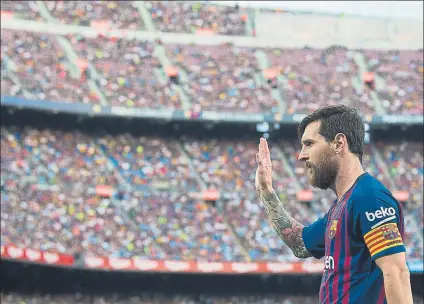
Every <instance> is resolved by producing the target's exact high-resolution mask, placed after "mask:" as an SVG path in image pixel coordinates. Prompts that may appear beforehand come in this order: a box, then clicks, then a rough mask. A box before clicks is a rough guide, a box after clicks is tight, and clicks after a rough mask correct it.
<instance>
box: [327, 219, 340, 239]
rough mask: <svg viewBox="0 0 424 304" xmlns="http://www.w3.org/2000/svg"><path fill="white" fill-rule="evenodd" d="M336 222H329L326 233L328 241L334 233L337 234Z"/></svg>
mask: <svg viewBox="0 0 424 304" xmlns="http://www.w3.org/2000/svg"><path fill="white" fill-rule="evenodd" d="M337 222H338V221H337V220H332V221H331V226H330V231H329V233H328V237H329V238H330V239H332V238H333V237H334V236H335V235H336V232H337Z"/></svg>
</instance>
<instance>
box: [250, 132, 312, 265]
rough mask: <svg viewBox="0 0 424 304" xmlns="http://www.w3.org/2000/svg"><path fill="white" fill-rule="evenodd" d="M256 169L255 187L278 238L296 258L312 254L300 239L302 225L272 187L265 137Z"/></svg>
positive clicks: (269, 158)
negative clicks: (286, 208) (291, 214)
mask: <svg viewBox="0 0 424 304" xmlns="http://www.w3.org/2000/svg"><path fill="white" fill-rule="evenodd" d="M256 162H257V163H258V169H257V170H256V178H255V187H256V190H257V191H258V193H259V196H260V198H261V200H262V202H263V204H264V206H265V211H266V214H267V216H268V219H269V220H270V222H271V225H272V227H273V228H274V230H275V231H276V232H277V233H278V235H279V236H280V238H281V239H282V240H283V241H284V243H286V245H287V246H289V248H290V249H291V250H292V251H293V254H294V255H295V256H296V257H298V258H308V257H310V256H312V255H311V254H310V253H309V252H308V250H307V249H306V247H305V243H304V242H303V239H302V231H303V227H304V226H303V225H302V224H300V223H299V222H298V221H296V220H295V219H293V218H292V217H291V216H290V215H289V214H288V213H287V211H286V210H284V208H283V203H282V202H281V201H280V199H279V198H278V196H277V194H276V193H275V191H274V189H273V187H272V163H271V156H270V152H269V148H268V143H267V142H266V139H265V138H261V141H260V143H259V153H257V154H256Z"/></svg>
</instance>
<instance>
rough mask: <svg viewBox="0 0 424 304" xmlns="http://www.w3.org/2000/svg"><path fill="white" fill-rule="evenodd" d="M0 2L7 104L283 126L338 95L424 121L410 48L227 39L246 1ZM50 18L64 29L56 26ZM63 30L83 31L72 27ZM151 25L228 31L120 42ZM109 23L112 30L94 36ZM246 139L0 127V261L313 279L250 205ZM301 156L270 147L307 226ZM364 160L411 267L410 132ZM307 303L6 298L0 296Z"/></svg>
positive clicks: (320, 198) (372, 109) (416, 213)
mask: <svg viewBox="0 0 424 304" xmlns="http://www.w3.org/2000/svg"><path fill="white" fill-rule="evenodd" d="M1 12H2V15H1V16H2V17H1V18H2V24H3V21H4V24H6V26H4V27H3V25H2V28H1V95H2V107H3V105H6V104H7V105H8V106H13V103H22V104H23V105H26V106H27V107H29V108H37V107H38V108H40V107H43V108H44V109H46V108H47V109H48V107H51V108H52V109H53V107H56V109H55V111H56V112H60V109H65V108H66V109H71V108H72V109H73V110H67V111H68V112H72V111H76V110H75V109H77V108H78V107H81V108H82V107H83V106H87V107H85V108H83V109H89V110H90V111H92V110H93V111H94V112H93V113H96V112H97V113H98V112H102V111H103V109H104V108H108V107H109V108H113V107H116V108H117V109H118V108H119V109H122V108H126V109H130V112H129V113H131V111H134V112H136V110H140V109H148V110H149V111H151V112H149V113H158V115H160V113H161V112H164V111H180V112H181V113H182V117H185V118H199V117H200V116H201V113H206V112H207V113H211V112H217V113H220V112H222V113H239V114H240V115H246V117H248V115H252V117H254V115H257V114H259V115H264V116H266V115H268V116H269V117H276V118H278V117H279V118H280V120H281V117H282V116H285V115H294V114H305V113H309V112H311V111H313V110H315V109H317V108H319V107H321V106H323V105H329V104H339V103H343V102H349V103H351V104H353V105H354V106H355V107H357V109H358V110H359V111H360V112H361V114H362V115H364V117H368V118H369V117H372V116H373V115H376V114H378V115H392V116H395V115H407V116H422V114H423V51H422V49H420V50H381V49H365V50H364V49H349V48H346V47H344V46H329V47H327V48H325V49H314V48H311V47H307V48H300V47H299V48H276V47H263V46H259V47H255V46H240V45H237V44H234V43H231V37H233V36H246V37H254V36H255V29H254V25H255V24H254V22H253V21H252V20H254V17H253V16H254V14H253V13H252V10H251V9H248V8H241V7H231V6H219V5H214V4H205V3H200V2H199V3H191V2H185V3H180V2H172V1H144V2H141V1H140V2H130V1H128V2H119V3H118V2H115V1H79V2H74V1H48V2H42V1H2V2H1ZM31 21H32V22H37V23H43V22H49V23H50V26H48V27H46V28H49V30H43V29H42V28H41V27H39V28H38V29H32V28H30V27H29V23H25V22H31ZM31 24H33V23H31ZM52 24H56V25H57V30H58V31H62V29H63V31H62V32H60V33H59V32H54V30H52V29H51V27H54V25H52ZM75 25H77V26H80V27H78V28H72V30H70V29H71V27H72V26H75ZM152 28H153V29H155V30H156V31H157V32H163V33H167V34H191V35H196V34H197V35H211V33H210V32H213V33H214V34H218V35H223V36H228V37H229V39H230V40H229V42H228V43H220V44H215V45H210V44H193V43H191V44H188V43H175V42H174V43H169V42H164V41H162V40H161V39H159V38H157V37H155V39H146V40H143V39H138V38H130V37H128V32H129V31H140V32H143V31H150V30H151V29H152ZM68 29H69V30H68ZM86 29H95V32H94V33H95V34H93V31H91V32H90V31H89V30H86ZM111 29H113V30H118V31H119V30H125V31H124V32H123V34H122V35H118V34H116V35H115V34H113V35H111V34H107V33H108V31H109V30H111ZM127 30H129V31H127ZM364 75H368V76H370V77H371V75H372V81H369V82H367V81H365V82H363V78H364ZM42 101H45V102H47V103H44V104H43V103H42ZM2 111H3V110H2ZM84 111H87V110H81V111H79V113H80V114H81V112H84ZM155 111H157V112H155ZM76 112H78V111H76ZM112 112H113V111H112ZM34 115H35V114H34ZM268 116H267V117H268ZM153 117H154V115H153ZM258 134H259V133H258ZM258 137H259V135H258ZM256 147H257V141H255V140H246V139H237V140H234V139H231V140H230V139H228V140H218V139H217V138H213V136H212V137H202V138H190V137H188V138H184V139H181V138H172V137H171V138H169V137H164V136H152V135H143V136H139V135H135V134H132V133H131V130H128V131H127V132H125V133H122V134H115V133H114V134H112V133H111V134H93V133H90V132H88V133H87V132H85V131H83V130H72V131H63V130H58V129H55V128H53V127H45V126H43V127H40V126H32V125H25V126H23V125H22V124H2V128H1V201H2V203H1V206H2V208H1V248H2V251H1V254H2V258H9V259H10V258H11V259H24V260H27V261H33V262H34V261H35V262H40V263H47V264H60V265H65V266H72V265H73V263H81V264H79V265H83V266H85V267H88V268H98V267H101V268H105V269H112V270H113V269H114V270H122V269H131V270H134V269H136V270H139V271H140V270H141V271H149V270H160V271H164V270H166V271H185V270H189V271H202V267H203V270H204V271H205V272H211V271H212V272H213V271H214V270H213V269H215V271H216V272H264V273H266V272H279V273H286V272H287V273H289V272H293V271H298V272H301V271H304V272H317V270H316V269H317V267H316V266H314V265H315V264H314V262H306V263H301V261H300V260H299V259H297V258H295V257H294V256H293V255H292V254H291V252H290V251H289V249H288V248H287V247H286V246H285V245H284V243H283V242H282V241H281V240H280V239H279V238H278V236H277V235H276V234H275V232H274V231H273V230H272V229H271V227H270V225H269V223H268V221H267V219H266V217H265V215H264V210H263V208H262V206H260V204H259V203H258V199H257V196H256V193H255V191H254V174H255V168H256V162H255V153H256ZM298 151H299V143H298V142H297V141H296V140H295V139H294V138H293V137H291V138H282V139H281V140H278V142H276V144H275V145H273V146H272V151H271V152H272V158H273V162H274V166H275V171H276V172H275V175H276V176H275V178H274V179H275V181H276V182H275V188H276V190H277V192H278V193H281V199H282V200H283V201H284V203H285V204H286V206H287V208H286V209H287V210H288V211H290V212H291V213H292V214H293V217H295V218H296V219H298V220H299V221H300V222H302V223H305V224H308V223H311V222H312V221H314V220H315V219H316V218H318V217H319V216H321V215H323V214H324V213H325V212H326V210H328V207H329V204H331V202H332V200H333V194H332V193H330V192H322V191H317V190H315V189H313V188H312V187H311V186H310V185H309V184H308V181H307V179H306V177H305V175H304V168H303V166H302V164H300V163H299V162H297V161H296V159H297V153H298ZM363 165H364V168H365V169H366V171H368V172H369V173H371V174H372V175H374V176H376V177H378V178H379V179H380V180H381V181H382V182H383V183H384V184H385V185H386V186H388V188H389V189H392V190H393V191H394V192H395V193H396V195H397V197H398V199H400V200H402V201H405V204H404V206H405V223H406V225H405V227H406V234H405V243H406V247H407V248H408V251H407V254H408V261H409V262H411V263H412V264H413V263H422V260H423V236H422V229H423V189H422V185H423V143H422V140H421V141H414V140H411V139H403V138H402V139H398V138H384V139H378V138H377V139H375V140H373V141H371V142H370V143H369V144H367V145H366V151H365V155H364V159H363ZM216 190H219V195H218V193H217V192H216ZM199 193H200V194H202V195H199ZM305 195H306V197H309V198H305V197H304V196H305ZM219 197H221V198H223V199H221V200H220V199H219ZM224 198H225V199H224ZM211 200H212V201H215V200H216V201H217V204H216V205H215V204H210V201H211ZM299 201H305V203H300V202H299ZM306 201H309V202H306ZM217 206H219V207H217ZM212 262H214V263H215V264H214V263H212ZM193 263H196V264H193ZM282 265H286V266H282ZM287 265H288V266H287ZM319 265H320V264H319ZM228 267H230V268H228ZM252 267H253V268H252ZM314 267H315V268H314ZM319 267H321V266H318V269H320V268H319ZM205 269H206V270H205ZM318 272H319V271H318ZM314 300H315V299H314V298H311V297H310V298H306V297H295V296H294V297H288V296H275V297H271V296H270V297H265V296H261V297H258V296H256V297H254V296H251V297H233V298H229V297H226V298H219V297H204V298H190V297H185V296H181V297H174V298H170V297H166V296H165V295H159V296H146V297H145V298H139V297H137V298H127V299H126V300H123V299H118V298H107V297H106V298H102V297H101V296H97V297H94V298H92V297H87V296H84V295H80V294H72V295H66V296H64V295H48V296H46V295H22V294H16V293H7V294H3V295H2V297H1V301H2V303H223V304H224V303H284V304H295V303H313V302H314ZM419 301H421V302H419ZM416 303H422V300H418V299H417V301H416Z"/></svg>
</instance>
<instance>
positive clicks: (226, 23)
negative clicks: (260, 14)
mask: <svg viewBox="0 0 424 304" xmlns="http://www.w3.org/2000/svg"><path fill="white" fill-rule="evenodd" d="M144 5H145V6H146V7H147V8H148V10H149V12H150V14H151V17H152V20H153V22H154V23H155V26H156V29H157V30H158V31H161V32H172V33H195V32H196V31H197V30H212V31H213V32H215V33H217V34H220V35H237V36H244V35H246V29H245V23H246V21H247V15H246V13H247V12H248V9H245V8H239V7H237V6H236V7H232V6H227V5H215V4H213V3H207V4H204V3H199V2H198V3H193V2H188V1H187V2H184V1H181V2H177V1H145V4H144Z"/></svg>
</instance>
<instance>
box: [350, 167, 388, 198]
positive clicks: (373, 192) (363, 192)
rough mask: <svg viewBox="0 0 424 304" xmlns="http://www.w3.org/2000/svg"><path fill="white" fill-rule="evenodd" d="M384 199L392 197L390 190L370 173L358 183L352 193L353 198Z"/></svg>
mask: <svg viewBox="0 0 424 304" xmlns="http://www.w3.org/2000/svg"><path fill="white" fill-rule="evenodd" d="M361 197H367V198H373V197H374V198H377V197H379V198H382V197H385V198H387V197H392V193H391V192H390V190H389V189H388V188H387V187H386V186H385V185H384V184H383V183H382V182H380V181H379V180H378V179H377V178H375V177H374V176H372V175H371V174H369V173H365V175H364V176H363V177H362V178H361V180H359V181H358V183H357V184H356V186H355V188H354V189H353V191H352V195H351V198H352V199H355V198H361Z"/></svg>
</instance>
